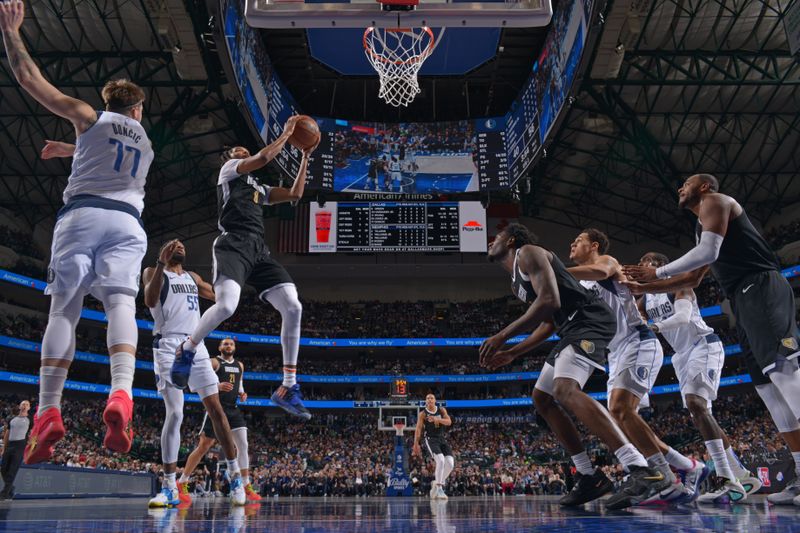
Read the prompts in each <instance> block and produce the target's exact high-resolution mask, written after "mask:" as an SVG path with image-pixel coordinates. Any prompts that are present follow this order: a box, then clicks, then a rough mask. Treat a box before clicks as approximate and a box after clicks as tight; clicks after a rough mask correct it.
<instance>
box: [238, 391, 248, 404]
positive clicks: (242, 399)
mask: <svg viewBox="0 0 800 533" xmlns="http://www.w3.org/2000/svg"><path fill="white" fill-rule="evenodd" d="M239 401H240V402H246V401H247V393H246V392H240V393H239Z"/></svg>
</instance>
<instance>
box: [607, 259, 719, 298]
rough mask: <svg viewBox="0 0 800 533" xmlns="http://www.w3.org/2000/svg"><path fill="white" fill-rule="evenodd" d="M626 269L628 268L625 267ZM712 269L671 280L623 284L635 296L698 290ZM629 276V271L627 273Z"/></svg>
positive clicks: (704, 269) (687, 273)
mask: <svg viewBox="0 0 800 533" xmlns="http://www.w3.org/2000/svg"><path fill="white" fill-rule="evenodd" d="M625 268H626V269H627V268H628V267H625ZM709 268H710V267H709V266H708V265H706V266H704V267H700V268H698V269H697V270H693V271H691V272H686V273H685V274H678V275H677V276H673V277H671V278H669V279H659V280H656V281H651V282H649V283H640V282H638V281H623V282H622V284H623V285H625V286H626V287H628V289H630V291H631V292H632V293H633V294H636V295H640V294H644V293H646V292H648V293H651V294H656V293H664V292H676V291H678V290H680V289H696V288H697V287H699V286H700V282H702V281H703V278H704V277H705V275H706V272H708V269H709ZM626 274H627V271H626Z"/></svg>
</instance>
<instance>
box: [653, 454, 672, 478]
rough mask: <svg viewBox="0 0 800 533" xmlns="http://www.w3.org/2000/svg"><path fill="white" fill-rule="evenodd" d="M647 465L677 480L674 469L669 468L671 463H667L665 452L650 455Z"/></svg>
mask: <svg viewBox="0 0 800 533" xmlns="http://www.w3.org/2000/svg"><path fill="white" fill-rule="evenodd" d="M647 466H649V467H650V468H653V469H655V470H658V471H659V472H661V473H662V474H664V475H665V476H667V479H669V480H672V481H675V474H673V473H672V470H670V469H669V465H668V464H667V459H666V458H665V457H664V454H663V453H661V452H657V453H654V454H653V455H651V456H650V457H648V458H647Z"/></svg>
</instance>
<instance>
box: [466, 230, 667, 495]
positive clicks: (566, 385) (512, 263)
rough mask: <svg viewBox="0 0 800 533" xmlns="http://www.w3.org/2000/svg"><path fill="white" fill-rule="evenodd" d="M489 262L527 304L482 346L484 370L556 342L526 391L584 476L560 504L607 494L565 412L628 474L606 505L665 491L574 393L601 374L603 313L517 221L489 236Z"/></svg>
mask: <svg viewBox="0 0 800 533" xmlns="http://www.w3.org/2000/svg"><path fill="white" fill-rule="evenodd" d="M489 260H490V261H493V262H497V263H500V265H501V266H502V267H503V268H504V269H505V270H506V271H508V272H509V273H510V274H511V280H512V284H511V286H512V290H513V292H514V295H515V296H517V297H518V298H519V299H520V300H522V301H524V302H525V303H527V304H529V307H528V309H527V311H525V313H524V314H523V315H522V316H521V317H519V318H518V319H517V320H515V321H514V322H512V323H511V324H509V325H508V326H507V327H505V328H504V329H503V330H502V331H500V332H499V333H497V334H496V335H494V336H493V337H490V338H488V339H486V340H485V341H484V342H483V344H482V345H481V347H480V358H481V364H482V365H483V366H485V367H488V368H490V369H495V368H498V367H501V366H503V365H506V364H508V363H510V362H512V361H513V360H515V359H516V358H517V357H519V356H520V355H522V354H524V353H527V352H529V351H530V350H532V349H533V348H534V347H536V346H538V345H539V344H541V343H543V342H545V341H546V340H547V339H548V338H549V337H550V336H551V335H552V334H553V333H558V335H559V336H560V337H561V340H560V341H559V342H558V344H556V346H555V348H554V349H553V351H552V352H551V353H550V355H549V356H548V358H547V362H546V363H545V365H544V368H542V373H541V375H540V377H539V379H538V381H537V382H536V388H535V389H534V392H533V401H534V405H535V406H536V410H537V411H538V412H539V413H540V414H541V415H542V417H544V419H545V420H547V423H548V425H549V426H550V428H551V429H552V430H553V432H554V433H555V434H556V437H557V438H558V440H559V441H560V442H561V444H562V445H563V446H564V448H565V449H566V450H567V451H568V452H569V454H570V455H571V456H572V458H573V460H574V461H575V463H576V466H579V467H580V470H581V471H583V472H585V473H582V474H581V475H579V478H578V481H577V483H576V484H575V487H574V488H573V490H572V492H570V493H569V494H568V495H567V496H565V497H564V498H563V499H562V500H561V503H562V504H563V505H579V504H582V503H586V502H588V501H591V500H593V499H596V498H599V497H600V496H602V495H603V494H605V493H607V492H609V491H610V490H611V489H612V486H611V482H610V480H609V479H608V478H607V477H606V476H605V475H604V474H603V473H602V472H601V471H600V470H592V465H591V461H590V460H589V458H588V456H587V455H586V450H585V448H584V446H583V444H582V442H581V437H580V434H579V433H578V430H577V429H576V428H575V424H573V422H572V420H571V419H570V417H569V415H568V414H567V413H569V414H572V415H574V416H575V417H577V418H578V420H580V421H581V422H582V423H583V424H584V425H585V426H586V427H587V428H588V429H589V431H591V432H592V433H593V434H594V435H596V436H597V437H599V438H600V439H601V440H602V441H603V442H604V443H605V444H606V446H608V449H609V450H612V451H613V452H614V454H615V455H616V456H617V459H619V461H620V463H622V464H623V465H624V466H625V467H626V468H627V469H628V470H629V471H630V474H631V475H630V476H629V477H628V480H627V481H626V482H625V483H624V484H623V485H622V487H621V488H620V490H619V492H618V493H617V494H614V495H613V496H611V498H609V499H608V501H607V502H606V507H608V508H609V509H622V508H624V507H629V506H631V505H636V504H637V503H641V502H643V501H645V500H647V499H649V498H651V497H653V496H654V495H656V494H658V493H659V492H660V491H662V490H664V489H665V488H667V487H669V485H670V481H669V480H668V479H667V477H666V476H665V475H664V474H663V473H662V472H659V471H656V470H653V469H650V468H648V466H647V460H646V459H645V458H644V456H643V455H642V454H641V453H640V452H639V451H638V450H637V449H636V448H635V447H634V446H633V444H631V443H630V442H629V441H628V440H627V438H626V437H625V435H624V434H623V433H622V431H620V429H619V427H618V426H617V424H616V423H615V422H614V420H613V419H612V418H611V416H610V415H609V413H608V411H607V410H606V409H605V407H603V406H602V405H600V404H599V403H598V402H596V401H595V400H593V399H592V398H591V397H590V396H589V395H588V394H586V393H585V392H583V390H582V389H583V386H584V385H585V384H586V381H587V380H588V379H589V376H590V375H591V374H592V372H594V370H595V369H599V370H601V371H603V370H605V368H604V365H605V363H606V352H607V346H608V343H609V342H610V341H611V339H612V338H613V337H614V334H615V333H616V321H615V319H614V315H613V314H612V313H611V309H609V307H608V306H607V305H606V304H605V303H603V302H602V301H600V300H599V299H598V297H597V296H596V295H595V294H594V293H593V292H592V291H590V290H588V289H585V288H584V287H582V286H581V285H580V283H578V281H577V280H576V279H575V278H574V277H573V276H572V275H571V274H570V273H569V272H567V269H566V267H565V266H564V264H563V263H562V262H561V260H559V259H558V257H556V256H555V254H553V253H552V252H550V251H548V250H545V249H544V248H542V247H541V246H538V245H537V244H536V238H535V236H533V235H532V234H531V233H530V232H529V231H528V229H527V228H526V227H525V226H523V225H521V224H510V225H509V226H507V227H506V228H505V229H504V230H503V231H501V232H500V233H499V234H498V235H497V237H496V238H495V240H494V242H493V243H492V245H491V246H490V247H489ZM531 330H533V333H532V334H531V335H530V336H529V337H528V338H527V339H525V340H523V341H522V342H521V343H519V344H517V345H516V346H509V347H504V345H505V343H506V342H507V341H508V339H510V338H511V337H513V336H514V335H517V334H519V333H523V332H527V331H531ZM562 409H563V410H562ZM564 411H566V412H564Z"/></svg>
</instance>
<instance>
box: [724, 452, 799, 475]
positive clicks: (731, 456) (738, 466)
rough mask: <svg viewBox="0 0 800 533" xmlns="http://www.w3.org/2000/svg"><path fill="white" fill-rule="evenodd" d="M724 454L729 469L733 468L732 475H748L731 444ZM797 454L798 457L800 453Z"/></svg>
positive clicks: (748, 472)
mask: <svg viewBox="0 0 800 533" xmlns="http://www.w3.org/2000/svg"><path fill="white" fill-rule="evenodd" d="M725 455H726V456H727V457H728V466H730V467H731V470H733V475H735V476H736V477H737V478H743V477H746V476H749V475H750V471H749V470H747V469H746V468H745V467H744V465H743V464H742V462H741V461H740V460H739V457H737V456H736V453H735V452H734V451H733V447H732V446H728V447H727V448H725ZM798 456H799V457H800V453H799V454H798Z"/></svg>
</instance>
